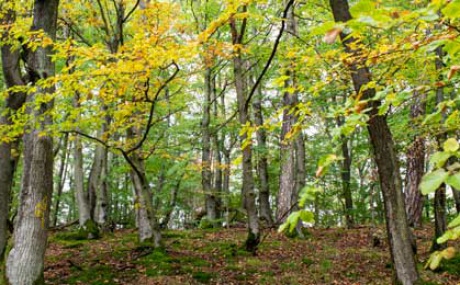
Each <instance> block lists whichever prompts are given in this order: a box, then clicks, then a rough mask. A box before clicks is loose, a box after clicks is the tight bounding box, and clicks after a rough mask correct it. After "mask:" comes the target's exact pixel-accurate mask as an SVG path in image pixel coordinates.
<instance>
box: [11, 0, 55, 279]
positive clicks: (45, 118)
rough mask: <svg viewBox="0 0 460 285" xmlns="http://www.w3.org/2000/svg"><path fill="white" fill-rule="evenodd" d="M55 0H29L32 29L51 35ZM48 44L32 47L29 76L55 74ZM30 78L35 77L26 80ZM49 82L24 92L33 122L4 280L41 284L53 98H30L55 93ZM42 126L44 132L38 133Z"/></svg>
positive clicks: (50, 179) (50, 180)
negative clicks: (41, 100) (38, 100)
mask: <svg viewBox="0 0 460 285" xmlns="http://www.w3.org/2000/svg"><path fill="white" fill-rule="evenodd" d="M57 9H58V1H57V0H36V1H35V2H34V11H33V15H34V16H33V26H32V30H43V31H44V32H45V34H46V35H47V36H49V37H50V38H51V39H53V40H54V39H55V38H56V20H57ZM51 54H52V48H51V47H47V48H42V47H39V48H37V50H36V51H34V52H31V53H30V54H29V58H28V59H27V62H26V64H27V66H28V72H29V78H31V79H32V80H34V79H35V80H36V79H45V78H48V77H51V76H53V75H54V70H55V68H54V63H53V62H52V60H51V56H50V55H51ZM31 83H32V84H34V83H35V81H32V82H31ZM54 91H55V90H54V87H50V88H47V89H43V88H41V87H38V88H37V92H36V93H33V94H31V95H30V96H29V97H28V98H27V103H30V104H31V105H29V106H28V108H27V112H28V113H29V114H30V115H32V118H33V123H34V124H32V126H31V127H30V129H29V130H28V131H27V132H26V134H25V135H24V169H23V176H22V189H21V196H20V204H19V212H18V219H17V224H16V227H15V229H14V246H13V248H12V250H11V251H10V253H9V255H8V259H7V263H6V277H7V281H8V282H9V283H10V284H12V285H33V284H44V280H43V267H44V256H45V249H46V244H47V228H48V222H49V210H50V204H51V195H52V191H53V140H52V138H51V137H50V136H49V135H47V134H46V131H47V130H46V129H47V127H48V126H49V125H51V124H52V119H51V117H50V116H49V115H45V112H48V111H50V110H51V109H52V108H53V102H52V101H51V102H48V103H41V104H40V107H39V108H38V110H37V109H36V108H34V107H35V105H34V104H35V100H36V98H37V96H38V95H39V94H40V93H45V92H46V93H54ZM41 132H45V135H43V134H41Z"/></svg>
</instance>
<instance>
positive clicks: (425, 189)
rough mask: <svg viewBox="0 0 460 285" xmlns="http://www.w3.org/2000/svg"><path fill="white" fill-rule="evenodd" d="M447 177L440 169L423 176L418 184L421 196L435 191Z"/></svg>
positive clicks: (446, 173)
mask: <svg viewBox="0 0 460 285" xmlns="http://www.w3.org/2000/svg"><path fill="white" fill-rule="evenodd" d="M448 176H449V173H448V172H446V171H445V170H444V169H442V168H441V169H438V170H435V171H433V172H430V173H428V174H425V175H424V176H423V178H422V182H421V183H420V190H421V191H422V194H424V195H427V194H429V193H433V192H434V191H436V190H437V189H438V188H439V186H441V184H442V183H444V181H445V180H446V178H447V177H448Z"/></svg>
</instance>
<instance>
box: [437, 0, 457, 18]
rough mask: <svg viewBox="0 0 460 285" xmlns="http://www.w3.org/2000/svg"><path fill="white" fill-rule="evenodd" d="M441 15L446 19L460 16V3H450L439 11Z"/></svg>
mask: <svg viewBox="0 0 460 285" xmlns="http://www.w3.org/2000/svg"><path fill="white" fill-rule="evenodd" d="M441 12H442V14H443V15H444V16H446V17H448V18H451V19H455V18H458V17H459V15H460V2H459V1H452V2H451V3H449V4H448V5H447V6H446V7H444V9H442V10H441Z"/></svg>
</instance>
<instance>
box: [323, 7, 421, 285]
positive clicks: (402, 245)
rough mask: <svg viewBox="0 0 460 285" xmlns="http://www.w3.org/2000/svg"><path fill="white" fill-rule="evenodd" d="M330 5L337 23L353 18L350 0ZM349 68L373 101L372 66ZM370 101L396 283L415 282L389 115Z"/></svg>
mask: <svg viewBox="0 0 460 285" xmlns="http://www.w3.org/2000/svg"><path fill="white" fill-rule="evenodd" d="M330 5H331V8H332V13H333V16H334V19H335V21H336V22H347V21H349V20H351V19H352V17H351V14H350V11H349V6H348V1H347V0H330ZM340 38H341V40H342V44H343V46H344V48H345V51H346V53H348V54H350V55H353V56H355V57H357V58H358V60H359V52H360V51H359V48H356V45H357V44H358V45H359V42H358V41H357V40H356V39H355V38H353V37H351V36H350V35H347V34H345V33H343V32H342V33H341V34H340ZM349 67H350V72H351V77H352V81H353V85H354V89H355V91H356V92H357V93H358V96H362V97H361V98H362V99H363V100H372V98H374V97H375V89H366V90H361V87H362V86H364V85H366V84H368V83H369V82H371V81H372V79H371V73H370V71H369V69H368V68H367V67H366V66H363V65H362V63H358V62H353V63H351V64H350V66H349ZM358 98H359V97H358ZM370 104H371V105H370V107H371V108H370V111H368V115H369V117H370V118H369V121H368V126H367V129H368V131H369V136H370V139H371V144H372V147H373V153H374V159H375V161H376V164H377V168H378V173H379V178H380V187H381V191H382V194H383V200H384V206H385V217H386V225H387V234H388V240H389V246H390V252H391V257H392V261H393V269H394V272H395V275H394V283H400V284H403V285H409V284H414V283H416V282H417V281H418V280H419V275H418V272H417V267H416V263H415V259H414V254H413V251H412V246H411V239H410V237H411V233H410V229H409V226H408V224H407V219H406V211H405V205H404V196H403V192H402V181H401V178H400V173H399V165H398V160H397V156H396V152H395V149H394V142H393V137H392V134H391V131H390V128H389V126H388V124H387V121H386V117H385V116H382V115H379V114H378V109H379V106H380V102H379V101H371V102H370Z"/></svg>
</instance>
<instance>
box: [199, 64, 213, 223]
mask: <svg viewBox="0 0 460 285" xmlns="http://www.w3.org/2000/svg"><path fill="white" fill-rule="evenodd" d="M211 80H212V74H211V69H210V68H207V69H206V70H205V76H204V85H205V90H204V96H205V98H204V102H203V118H202V121H201V133H202V141H201V144H202V152H201V185H202V187H203V192H204V194H205V204H206V217H207V219H208V220H209V222H211V223H212V224H213V225H214V224H215V223H216V219H217V201H216V196H215V193H214V190H213V187H212V169H211V167H212V158H211V132H210V129H209V124H210V121H211V97H212V96H211V95H212V82H211Z"/></svg>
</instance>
